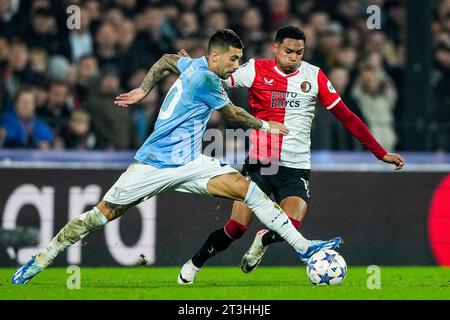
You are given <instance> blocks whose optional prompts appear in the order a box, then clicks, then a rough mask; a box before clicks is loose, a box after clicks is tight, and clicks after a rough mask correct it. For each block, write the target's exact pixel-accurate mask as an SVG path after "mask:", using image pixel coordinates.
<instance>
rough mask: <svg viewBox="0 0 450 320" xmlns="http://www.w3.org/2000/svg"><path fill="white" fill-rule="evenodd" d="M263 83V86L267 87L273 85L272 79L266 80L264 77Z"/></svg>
mask: <svg viewBox="0 0 450 320" xmlns="http://www.w3.org/2000/svg"><path fill="white" fill-rule="evenodd" d="M264 83H265V84H267V85H269V86H272V85H273V79H270V80H269V79H266V78H265V77H264Z"/></svg>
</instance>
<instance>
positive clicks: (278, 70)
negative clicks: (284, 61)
mask: <svg viewBox="0 0 450 320" xmlns="http://www.w3.org/2000/svg"><path fill="white" fill-rule="evenodd" d="M302 65H303V63H302V64H300V67H299V68H298V69H297V71H295V72H293V73H290V74H286V73H284V72H283V71H281V70H280V69H279V68H278V67H277V66H275V67H273V68H274V69H275V71H276V72H278V73H279V74H280V75H282V76H283V77H285V78H290V77H293V76H295V75H297V74H298V73H299V72H300V68H301V67H302Z"/></svg>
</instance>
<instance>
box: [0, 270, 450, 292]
mask: <svg viewBox="0 0 450 320" xmlns="http://www.w3.org/2000/svg"><path fill="white" fill-rule="evenodd" d="M80 270H81V278H80V279H81V280H80V283H81V288H80V289H72V290H69V289H68V288H67V286H66V282H67V279H68V277H69V276H70V274H69V273H67V269H65V268H48V269H46V270H45V271H44V272H43V273H42V274H40V275H38V276H37V277H36V278H34V279H33V280H32V281H30V282H29V283H28V284H27V285H25V286H13V285H11V284H10V281H11V276H12V274H13V273H14V271H15V270H14V269H11V268H9V269H6V268H3V269H0V299H8V300H14V299H21V300H23V299H44V300H46V299H52V300H53V299H58V300H59V299H77V300H78V299H81V300H84V299H89V300H90V299H96V300H103V299H106V300H111V299H113V300H117V299H120V300H124V299H125V300H127V299H133V300H135V299H149V300H153V299H158V300H175V299H176V300H185V299H186V300H197V299H198V300H315V299H327V300H339V299H356V300H360V299H388V300H389V299H399V300H404V299H419V300H423V299H425V300H426V299H433V300H441V299H444V300H449V299H450V268H440V267H381V288H380V289H372V290H369V289H368V288H367V279H368V277H369V276H370V274H368V273H367V269H366V267H350V268H349V270H348V273H347V277H346V279H345V282H344V284H342V285H341V286H334V287H319V286H313V285H312V284H311V283H310V282H309V280H308V279H307V277H306V271H305V268H304V267H302V266H299V267H262V266H261V267H259V268H258V269H256V270H255V271H254V272H252V273H251V274H243V273H242V272H241V271H240V269H239V267H205V268H203V270H202V271H201V272H200V273H199V276H198V278H197V281H196V283H195V284H194V285H193V286H179V285H178V284H177V283H176V278H177V274H178V271H179V267H135V268H125V267H123V268H88V267H82V268H81V269H80Z"/></svg>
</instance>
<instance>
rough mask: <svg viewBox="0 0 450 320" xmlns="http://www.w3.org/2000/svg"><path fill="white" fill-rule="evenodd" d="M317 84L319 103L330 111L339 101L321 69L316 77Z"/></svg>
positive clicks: (339, 98)
mask: <svg viewBox="0 0 450 320" xmlns="http://www.w3.org/2000/svg"><path fill="white" fill-rule="evenodd" d="M317 84H318V87H319V94H318V99H319V102H320V103H321V104H322V106H324V107H325V108H326V109H328V110H330V109H332V108H333V107H334V106H335V105H336V104H337V103H338V102H339V101H341V97H340V96H339V93H337V92H336V90H335V89H334V87H333V85H332V84H331V81H330V80H328V78H327V76H326V75H325V74H324V73H323V71H322V69H319V73H318V75H317Z"/></svg>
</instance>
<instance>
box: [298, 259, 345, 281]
mask: <svg viewBox="0 0 450 320" xmlns="http://www.w3.org/2000/svg"><path fill="white" fill-rule="evenodd" d="M306 273H307V274H308V278H309V280H310V281H311V282H312V283H313V284H314V285H319V286H327V285H330V286H333V285H338V284H342V283H343V282H344V279H345V276H346V274H347V264H346V263H345V260H344V258H343V257H342V256H341V255H340V254H339V253H337V252H336V251H334V250H320V251H319V252H316V253H315V254H313V255H312V256H311V258H309V260H308V263H307V265H306Z"/></svg>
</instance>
